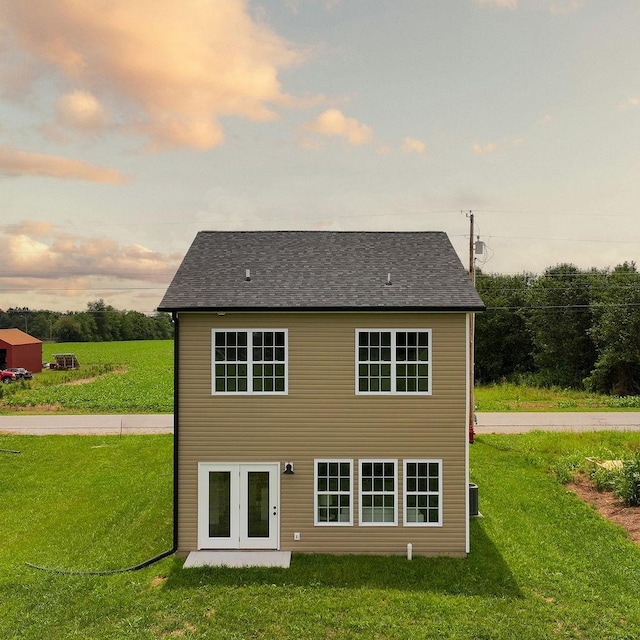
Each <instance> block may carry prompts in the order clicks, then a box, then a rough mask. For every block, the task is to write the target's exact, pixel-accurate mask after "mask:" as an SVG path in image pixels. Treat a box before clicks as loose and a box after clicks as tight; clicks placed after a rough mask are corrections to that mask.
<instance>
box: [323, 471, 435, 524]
mask: <svg viewBox="0 0 640 640" xmlns="http://www.w3.org/2000/svg"><path fill="white" fill-rule="evenodd" d="M314 466H315V473H314V483H315V489H314V498H315V500H314V510H315V515H314V520H315V524H316V525H328V526H332V525H333V526H350V525H353V520H354V518H353V509H354V502H353V491H354V485H355V483H354V479H353V474H354V464H353V460H347V459H321V460H319V459H317V460H315V465H314ZM402 471H403V476H404V478H403V487H404V490H403V495H402V502H403V509H402V524H403V525H404V526H412V527H418V526H427V527H428V526H432V527H433V526H441V525H442V495H443V494H442V460H429V459H419V460H418V459H412V460H404V461H403V465H402ZM358 487H359V491H358V494H357V497H358V508H357V509H356V510H357V512H358V516H359V524H360V525H364V526H394V525H397V524H398V520H399V518H398V511H399V505H398V502H399V500H398V490H397V487H398V461H397V460H378V459H376V460H366V459H363V460H360V461H359V465H358Z"/></svg>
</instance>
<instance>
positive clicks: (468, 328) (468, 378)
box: [464, 313, 474, 553]
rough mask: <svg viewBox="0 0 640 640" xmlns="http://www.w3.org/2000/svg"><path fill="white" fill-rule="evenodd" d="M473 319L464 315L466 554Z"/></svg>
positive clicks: (467, 539) (467, 545) (468, 546)
mask: <svg viewBox="0 0 640 640" xmlns="http://www.w3.org/2000/svg"><path fill="white" fill-rule="evenodd" d="M473 317H474V314H472V313H467V314H466V318H465V325H466V336H467V340H466V344H467V345H469V348H467V349H466V352H467V357H466V358H465V359H466V378H465V379H466V384H465V387H466V394H465V396H466V402H465V406H466V411H465V416H466V419H465V423H464V442H465V451H464V454H465V459H464V464H465V474H464V477H465V482H464V505H465V508H464V512H465V514H466V518H465V523H464V527H465V549H466V552H467V553H470V552H471V531H470V529H471V523H470V517H469V482H470V480H469V446H470V445H469V424H470V422H469V421H470V420H471V419H472V417H473V416H472V415H471V414H470V413H469V412H470V411H471V410H472V409H471V387H470V385H472V384H473V380H471V375H472V374H471V347H470V345H471V321H472V320H471V318H473Z"/></svg>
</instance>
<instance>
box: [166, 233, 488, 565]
mask: <svg viewBox="0 0 640 640" xmlns="http://www.w3.org/2000/svg"><path fill="white" fill-rule="evenodd" d="M158 308H159V310H160V311H170V312H171V313H172V315H173V318H174V322H175V365H176V366H175V437H176V446H177V455H176V460H177V475H176V481H177V490H176V494H177V507H175V505H174V508H176V518H177V539H176V546H177V551H178V553H179V554H183V555H184V554H187V553H188V552H191V551H194V550H205V549H216V550H220V549H280V550H285V551H294V552H319V553H375V554H404V553H406V551H407V545H408V544H409V543H410V544H411V545H412V550H413V554H414V555H449V556H456V557H462V556H465V554H466V553H468V551H469V528H468V508H469V506H468V490H467V488H468V474H469V465H468V449H467V447H468V438H467V425H468V419H469V414H468V411H469V409H468V405H469V395H468V394H469V387H468V380H469V333H468V327H469V326H470V322H469V320H470V317H471V315H470V314H473V313H474V312H477V311H482V310H483V309H484V306H483V304H482V301H481V300H480V297H479V296H478V294H477V292H476V291H475V289H474V287H473V286H472V283H471V280H470V278H469V276H468V274H467V272H466V271H465V269H464V268H463V266H462V264H461V262H460V260H459V258H458V257H457V254H456V253H455V251H454V249H453V247H452V246H451V244H450V242H449V239H448V238H447V236H446V234H444V233H441V232H416V233H405V232H324V231H317V232H316V231H281V232H275V231H265V232H259V231H255V232H217V231H203V232H200V233H198V234H197V236H196V238H195V240H194V242H193V244H192V245H191V247H190V249H189V250H188V252H187V254H186V256H185V258H184V261H183V262H182V264H181V266H180V267H179V269H178V271H177V273H176V275H175V277H174V279H173V281H172V282H171V284H170V286H169V288H168V290H167V292H166V294H165V296H164V298H163V300H162V302H161V304H160V306H159V307H158Z"/></svg>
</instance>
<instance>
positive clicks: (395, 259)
mask: <svg viewBox="0 0 640 640" xmlns="http://www.w3.org/2000/svg"><path fill="white" fill-rule="evenodd" d="M247 270H248V271H247ZM247 274H249V278H247ZM389 274H390V281H391V284H387V281H388V277H389ZM158 309H159V310H160V311H186V310H198V311H207V310H211V311H219V310H236V311H240V310H274V311H275V310H301V311H305V310H324V311H326V310H361V311H362V310H382V311H384V310H416V311H482V310H483V309H484V305H483V304H482V300H481V299H480V297H479V296H478V293H477V292H476V290H475V288H474V287H473V285H472V283H471V281H470V279H469V276H468V274H467V272H466V270H465V269H464V267H463V266H462V263H461V262H460V259H459V258H458V256H457V254H456V252H455V250H454V249H453V247H452V246H451V243H450V242H449V238H448V237H447V235H446V234H445V233H443V232H433V231H424V232H361V231H201V232H200V233H198V234H197V236H196V238H195V240H194V241H193V244H192V245H191V247H190V248H189V251H188V252H187V254H186V256H185V258H184V260H183V262H182V264H181V265H180V267H179V269H178V271H177V273H176V275H175V276H174V278H173V281H172V282H171V284H170V285H169V288H168V289H167V292H166V294H165V296H164V298H163V300H162V302H161V303H160V306H159V307H158Z"/></svg>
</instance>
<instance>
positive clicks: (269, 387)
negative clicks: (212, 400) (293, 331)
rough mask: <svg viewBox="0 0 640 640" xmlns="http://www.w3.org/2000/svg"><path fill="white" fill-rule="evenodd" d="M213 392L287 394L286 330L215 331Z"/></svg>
mask: <svg viewBox="0 0 640 640" xmlns="http://www.w3.org/2000/svg"><path fill="white" fill-rule="evenodd" d="M212 348H213V372H212V391H213V393H275V394H277V393H280V394H285V393H287V330H286V329H214V330H213V332H212Z"/></svg>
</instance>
